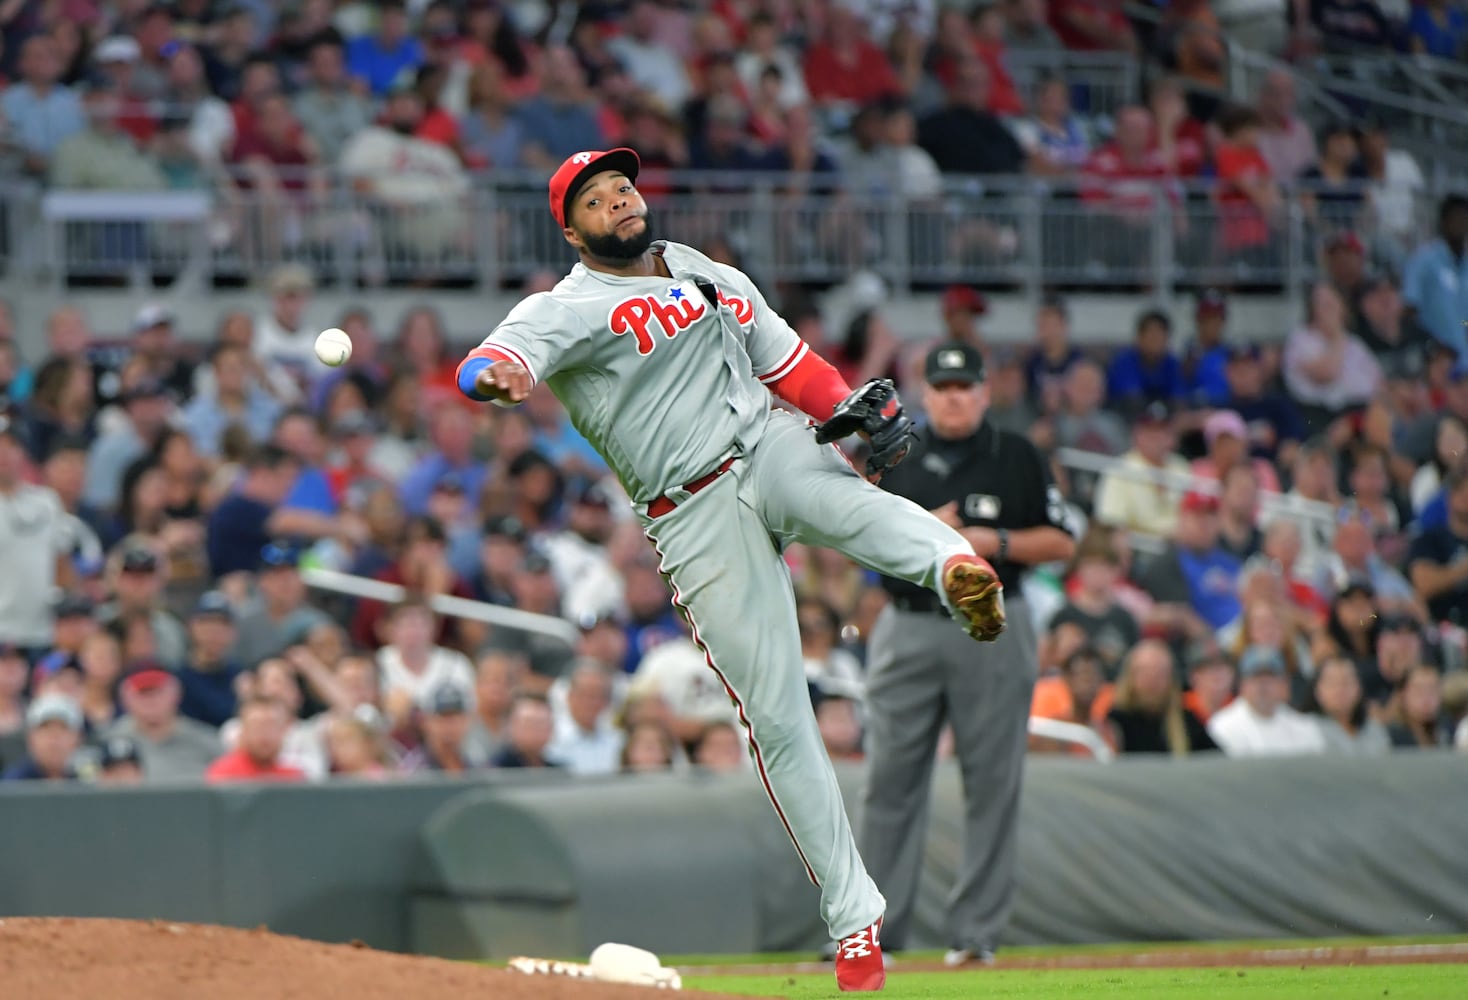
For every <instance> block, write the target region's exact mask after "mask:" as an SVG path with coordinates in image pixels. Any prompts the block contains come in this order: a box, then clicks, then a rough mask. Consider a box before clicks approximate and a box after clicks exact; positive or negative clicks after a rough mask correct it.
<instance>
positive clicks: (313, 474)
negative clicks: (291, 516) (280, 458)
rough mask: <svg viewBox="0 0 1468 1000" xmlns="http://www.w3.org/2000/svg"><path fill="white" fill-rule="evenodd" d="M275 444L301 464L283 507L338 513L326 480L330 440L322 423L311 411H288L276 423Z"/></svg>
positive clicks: (273, 438)
mask: <svg viewBox="0 0 1468 1000" xmlns="http://www.w3.org/2000/svg"><path fill="white" fill-rule="evenodd" d="M272 441H273V442H274V443H275V444H276V445H277V446H278V447H280V448H281V449H282V450H283V451H285V452H286V453H287V454H289V455H290V456H291V457H292V458H294V459H295V460H296V461H297V462H299V463H300V472H299V474H298V475H297V476H296V480H295V482H294V483H292V484H291V491H290V493H289V494H287V495H286V498H285V500H284V501H282V504H281V505H282V506H283V507H285V508H286V509H288V510H303V511H312V512H315V513H319V514H335V513H336V512H337V510H338V506H337V503H336V500H335V498H334V497H333V496H332V492H331V483H330V481H329V480H328V479H327V477H326V437H325V435H324V434H323V433H322V431H321V422H320V421H319V420H318V419H317V418H316V417H315V416H314V415H312V414H311V413H310V412H309V411H307V410H304V409H292V410H287V411H286V412H285V413H283V414H281V415H280V418H279V419H278V420H276V422H275V432H274V434H273V435H272Z"/></svg>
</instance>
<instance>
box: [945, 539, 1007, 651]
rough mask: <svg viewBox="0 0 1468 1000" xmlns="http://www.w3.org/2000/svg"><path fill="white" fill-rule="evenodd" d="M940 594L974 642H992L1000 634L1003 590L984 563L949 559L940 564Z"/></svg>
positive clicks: (971, 558)
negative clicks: (941, 580) (941, 589)
mask: <svg viewBox="0 0 1468 1000" xmlns="http://www.w3.org/2000/svg"><path fill="white" fill-rule="evenodd" d="M943 593H944V594H945V595H946V596H947V598H948V604H949V605H950V606H951V607H952V608H953V614H954V616H955V617H956V618H957V619H958V621H959V624H961V625H962V626H963V627H964V629H965V630H966V631H967V632H968V634H969V635H971V636H973V637H974V638H975V639H977V640H979V641H980V642H993V641H994V640H995V639H997V638H999V633H1001V632H1003V631H1004V587H1003V585H1001V584H1000V582H999V574H997V573H995V572H994V567H993V566H990V565H989V564H988V562H986V561H985V560H983V559H980V558H979V557H978V556H971V555H959V556H953V557H951V558H950V559H949V560H948V561H947V562H945V563H944V564H943Z"/></svg>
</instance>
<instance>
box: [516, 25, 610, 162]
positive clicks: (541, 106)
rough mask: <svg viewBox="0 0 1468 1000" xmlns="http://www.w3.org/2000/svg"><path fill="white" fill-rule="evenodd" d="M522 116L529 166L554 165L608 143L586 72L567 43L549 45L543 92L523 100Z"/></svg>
mask: <svg viewBox="0 0 1468 1000" xmlns="http://www.w3.org/2000/svg"><path fill="white" fill-rule="evenodd" d="M519 119H520V125H521V128H522V129H523V130H524V136H525V141H524V145H523V146H522V147H521V150H520V155H521V159H522V160H523V161H524V164H525V166H527V167H539V168H545V169H554V168H555V167H557V166H559V165H560V163H561V161H563V160H564V159H565V158H566V157H568V156H570V155H571V154H572V153H575V152H577V151H578V150H582V149H600V148H601V147H602V145H603V144H604V137H603V135H602V128H601V124H600V123H599V121H598V120H597V109H596V99H595V97H594V96H593V95H592V93H591V91H590V90H589V89H588V88H587V86H586V74H585V72H584V71H583V70H582V68H581V64H580V63H578V62H577V61H576V56H575V55H574V54H573V53H572V52H571V50H570V49H568V48H566V47H564V46H559V45H554V46H551V47H550V48H547V49H546V51H545V63H544V67H543V69H542V73H541V87H540V94H539V95H538V96H536V97H531V98H527V99H526V100H524V101H522V102H521V103H520V106H519Z"/></svg>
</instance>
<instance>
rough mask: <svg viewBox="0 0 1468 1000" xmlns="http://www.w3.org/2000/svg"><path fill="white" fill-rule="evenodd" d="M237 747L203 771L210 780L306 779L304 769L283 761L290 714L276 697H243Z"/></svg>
mask: <svg viewBox="0 0 1468 1000" xmlns="http://www.w3.org/2000/svg"><path fill="white" fill-rule="evenodd" d="M239 723H240V725H239V740H238V744H239V745H238V747H237V748H236V749H234V750H231V751H229V752H228V753H226V754H224V755H223V756H222V757H220V758H219V759H218V760H216V761H215V762H214V763H213V764H211V765H209V769H208V770H207V771H205V772H204V780H206V781H209V782H211V783H220V782H230V781H304V780H305V778H306V775H305V772H303V771H302V770H301V769H300V768H298V767H295V766H293V765H291V764H286V763H283V762H282V761H281V752H282V750H283V749H284V748H285V737H286V731H287V729H288V727H289V725H290V716H289V715H288V714H287V711H286V707H285V706H284V705H283V704H281V703H280V702H279V701H277V700H275V699H273V698H261V697H255V698H250V699H247V700H246V701H244V702H243V703H242V704H241V705H240V712H239Z"/></svg>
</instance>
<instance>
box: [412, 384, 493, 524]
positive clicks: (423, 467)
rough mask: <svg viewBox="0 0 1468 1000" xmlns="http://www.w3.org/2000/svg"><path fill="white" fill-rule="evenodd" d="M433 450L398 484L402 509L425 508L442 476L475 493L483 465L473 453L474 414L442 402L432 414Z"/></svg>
mask: <svg viewBox="0 0 1468 1000" xmlns="http://www.w3.org/2000/svg"><path fill="white" fill-rule="evenodd" d="M432 441H433V450H432V451H430V452H429V453H428V454H427V455H425V456H424V457H423V458H422V459H421V460H420V461H419V462H418V464H417V465H416V466H414V467H413V469H412V471H410V472H409V473H408V474H407V476H405V477H404V478H403V481H402V485H401V487H400V488H399V489H400V492H401V495H402V498H403V506H404V509H406V510H407V511H408V513H409V514H413V515H419V514H423V513H425V512H426V511H427V508H428V497H429V494H430V493H432V491H433V489H434V487H435V485H437V484H438V483H439V482H440V481H441V480H442V479H443V478H444V477H445V476H449V475H452V476H456V477H457V478H458V481H459V485H460V487H461V488H462V490H463V491H464V493H465V494H467V495H468V496H471V497H477V496H478V495H479V491H480V488H481V486H482V485H483V484H484V477H485V474H486V468H485V465H484V463H483V462H480V461H478V460H477V459H476V458H475V457H474V418H473V417H472V416H470V414H469V412H468V411H467V410H465V409H464V408H463V407H461V406H445V407H442V408H440V409H439V410H438V411H437V412H436V413H435V414H434V417H433V430H432Z"/></svg>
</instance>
